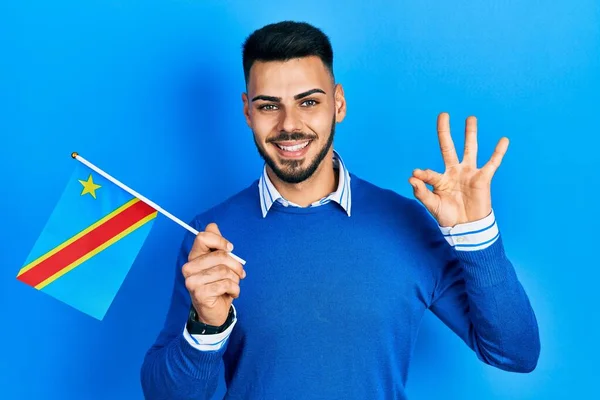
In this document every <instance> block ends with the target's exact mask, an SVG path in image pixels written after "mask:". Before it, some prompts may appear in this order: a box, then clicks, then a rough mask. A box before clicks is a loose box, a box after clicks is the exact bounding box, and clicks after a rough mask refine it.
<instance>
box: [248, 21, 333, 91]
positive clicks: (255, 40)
mask: <svg viewBox="0 0 600 400" xmlns="http://www.w3.org/2000/svg"><path fill="white" fill-rule="evenodd" d="M308 56H317V57H319V58H320V59H321V61H322V62H323V64H324V65H325V67H327V69H328V70H329V72H330V73H331V77H332V78H333V77H334V75H333V50H332V48H331V43H330V41H329V38H328V37H327V35H325V33H323V31H321V30H320V29H319V28H316V27H314V26H313V25H310V24H308V23H306V22H295V21H281V22H277V23H274V24H269V25H265V26H263V27H262V28H260V29H258V30H256V31H254V32H252V34H251V35H250V36H248V38H247V39H246V41H245V42H244V45H243V51H242V60H243V64H244V78H245V79H246V85H247V84H248V79H249V77H250V68H251V67H252V65H253V64H254V62H255V61H287V60H290V59H293V58H300V57H308ZM334 79H335V78H334Z"/></svg>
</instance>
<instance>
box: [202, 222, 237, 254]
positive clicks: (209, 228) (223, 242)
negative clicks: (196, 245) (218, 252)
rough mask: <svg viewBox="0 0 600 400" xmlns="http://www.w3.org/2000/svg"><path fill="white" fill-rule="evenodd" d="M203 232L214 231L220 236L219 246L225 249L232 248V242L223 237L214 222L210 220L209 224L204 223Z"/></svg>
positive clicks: (229, 249)
mask: <svg viewBox="0 0 600 400" xmlns="http://www.w3.org/2000/svg"><path fill="white" fill-rule="evenodd" d="M204 232H210V233H214V234H215V235H217V236H220V239H221V241H220V243H219V247H222V248H223V249H227V250H228V251H231V250H233V244H232V243H231V242H230V241H229V240H227V239H225V238H224V237H223V235H222V234H221V230H220V229H219V226H218V225H217V224H216V223H215V222H211V223H210V224H208V225H206V227H205V228H204Z"/></svg>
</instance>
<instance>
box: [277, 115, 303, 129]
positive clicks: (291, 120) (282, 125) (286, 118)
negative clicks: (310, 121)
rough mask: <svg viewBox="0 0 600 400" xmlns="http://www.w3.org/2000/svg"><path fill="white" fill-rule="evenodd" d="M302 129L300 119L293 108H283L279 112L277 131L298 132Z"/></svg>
mask: <svg viewBox="0 0 600 400" xmlns="http://www.w3.org/2000/svg"><path fill="white" fill-rule="evenodd" d="M301 130H302V121H301V119H300V116H299V115H298V113H297V112H296V111H295V110H293V109H287V110H284V111H283V112H282V113H280V119H279V131H280V132H282V131H283V132H290V133H292V132H299V131H301Z"/></svg>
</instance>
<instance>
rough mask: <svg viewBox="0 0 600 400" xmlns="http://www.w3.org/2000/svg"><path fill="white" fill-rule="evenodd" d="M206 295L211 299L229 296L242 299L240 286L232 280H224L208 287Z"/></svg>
mask: <svg viewBox="0 0 600 400" xmlns="http://www.w3.org/2000/svg"><path fill="white" fill-rule="evenodd" d="M206 294H207V296H209V297H212V296H222V295H224V294H228V295H230V296H231V297H233V298H234V299H237V298H238V297H240V285H238V284H237V283H235V282H234V281H232V280H230V279H222V280H220V281H216V282H213V283H209V284H208V285H206Z"/></svg>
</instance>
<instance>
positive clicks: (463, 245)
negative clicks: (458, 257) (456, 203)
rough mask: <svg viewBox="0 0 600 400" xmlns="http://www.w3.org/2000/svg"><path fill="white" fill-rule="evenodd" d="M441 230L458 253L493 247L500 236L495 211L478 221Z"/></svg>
mask: <svg viewBox="0 0 600 400" xmlns="http://www.w3.org/2000/svg"><path fill="white" fill-rule="evenodd" d="M440 230H441V231H442V234H443V235H444V238H445V239H446V241H447V242H448V243H449V244H450V246H452V247H454V248H455V249H456V250H458V251H476V250H483V249H485V248H488V247H489V246H491V245H492V244H493V243H494V242H495V241H496V240H498V237H499V236H500V232H499V231H498V224H497V223H496V217H495V216H494V211H493V210H492V212H491V213H490V214H489V215H488V216H487V217H485V218H483V219H480V220H478V221H473V222H467V223H465V224H459V225H456V226H454V227H443V226H440Z"/></svg>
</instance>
